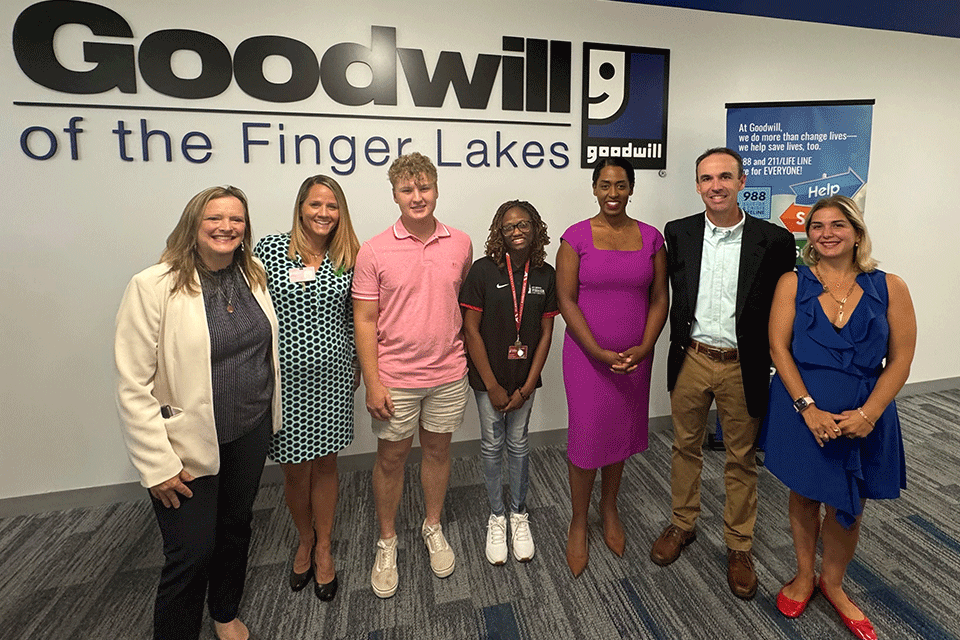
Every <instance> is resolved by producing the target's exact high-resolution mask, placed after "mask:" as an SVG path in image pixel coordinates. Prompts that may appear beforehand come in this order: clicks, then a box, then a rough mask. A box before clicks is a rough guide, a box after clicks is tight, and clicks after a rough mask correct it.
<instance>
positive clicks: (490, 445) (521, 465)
mask: <svg viewBox="0 0 960 640" xmlns="http://www.w3.org/2000/svg"><path fill="white" fill-rule="evenodd" d="M473 392H474V394H475V395H476V397H477V409H479V411H480V458H481V459H482V460H483V475H484V479H485V480H486V483H487V496H488V497H489V499H490V511H491V512H492V513H493V514H494V515H498V516H502V515H505V514H504V508H503V485H502V480H501V467H502V460H503V449H504V446H503V445H504V443H506V445H507V446H506V449H507V466H508V472H509V474H510V511H511V512H513V513H523V512H524V511H526V509H527V486H528V485H529V484H530V455H529V454H530V446H529V445H528V444H527V425H528V424H529V423H530V409H531V408H532V407H533V396H534V395H536V392H534V393H531V394H530V397H529V398H527V401H526V402H524V403H523V406H522V407H520V408H519V409H517V410H516V411H511V412H510V413H502V412H500V411H497V410H496V409H494V408H493V405H492V404H491V403H490V397H489V396H488V395H487V392H486V391H477V390H476V389H474V391H473Z"/></svg>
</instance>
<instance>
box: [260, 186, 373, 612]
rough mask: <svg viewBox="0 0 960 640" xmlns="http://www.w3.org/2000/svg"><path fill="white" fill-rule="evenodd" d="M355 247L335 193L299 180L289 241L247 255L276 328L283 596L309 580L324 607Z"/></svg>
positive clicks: (351, 372) (333, 589) (345, 397)
mask: <svg viewBox="0 0 960 640" xmlns="http://www.w3.org/2000/svg"><path fill="white" fill-rule="evenodd" d="M359 248H360V243H359V242H358V241H357V236H356V234H355V233H354V232H353V225H352V224H351V223H350V213H349V211H348V209H347V200H346V198H345V197H344V195H343V190H342V189H341V188H340V185H339V184H337V182H336V181H335V180H334V179H333V178H330V177H328V176H324V175H318V176H313V177H311V178H307V179H306V180H305V181H304V182H303V184H302V185H300V191H299V193H298V194H297V202H296V206H295V207H294V213H293V228H292V229H291V231H290V233H283V234H276V235H271V236H266V237H265V238H263V239H261V240H260V242H258V243H257V246H256V248H255V249H254V253H255V255H256V256H257V257H258V258H260V260H261V261H262V262H263V264H264V266H265V267H266V270H267V285H268V288H269V290H270V297H271V298H272V299H273V304H274V306H275V307H276V311H277V317H278V319H279V321H280V376H281V390H282V391H281V392H282V402H283V423H282V428H281V429H280V431H278V432H277V433H275V434H274V436H273V439H272V441H271V443H270V458H271V459H272V460H275V461H277V462H279V463H280V466H281V468H282V469H283V475H284V496H285V498H286V502H287V507H288V508H289V509H290V515H291V516H292V517H293V523H294V525H295V526H296V528H297V532H298V534H299V537H300V540H299V546H298V547H297V551H296V555H295V556H294V559H293V567H292V568H291V570H290V588H291V589H293V590H294V591H300V590H301V589H303V588H304V587H306V586H307V585H308V584H309V583H310V579H311V578H314V593H315V594H316V596H317V597H318V598H320V599H321V600H331V599H333V597H334V596H335V595H336V593H337V574H336V570H335V568H334V564H333V556H332V555H331V553H330V534H331V532H332V530H333V517H334V512H335V511H336V507H337V486H338V476H337V452H338V451H340V450H341V449H343V448H344V447H346V446H347V445H349V444H350V443H351V442H352V441H353V394H354V392H355V391H356V389H357V385H358V383H359V377H358V375H357V374H358V369H357V368H356V353H355V349H354V340H353V308H352V304H351V300H350V286H351V283H352V280H353V266H354V262H355V260H356V257H357V251H358V250H359Z"/></svg>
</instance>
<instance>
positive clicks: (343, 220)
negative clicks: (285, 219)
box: [287, 174, 360, 271]
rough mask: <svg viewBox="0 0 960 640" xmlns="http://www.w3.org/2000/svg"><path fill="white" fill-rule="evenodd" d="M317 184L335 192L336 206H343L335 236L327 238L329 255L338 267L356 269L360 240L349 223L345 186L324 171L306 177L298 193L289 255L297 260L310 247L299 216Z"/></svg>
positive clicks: (334, 232)
mask: <svg viewBox="0 0 960 640" xmlns="http://www.w3.org/2000/svg"><path fill="white" fill-rule="evenodd" d="M318 184H319V185H321V186H324V187H326V188H328V189H330V191H332V192H333V197H334V198H336V199H337V206H338V207H339V209H340V221H339V222H337V226H336V227H334V228H333V232H332V233H333V237H331V238H328V239H327V255H328V256H329V257H330V262H331V263H333V266H334V267H335V268H336V269H338V270H343V271H348V270H350V269H353V266H354V265H355V264H356V262H357V252H358V251H360V241H359V240H357V234H356V233H354V231H353V223H352V222H350V209H349V208H348V207H347V197H346V196H345V195H344V194H343V189H341V188H340V185H339V184H337V181H336V180H334V179H333V178H331V177H330V176H325V175H322V174H321V175H316V176H311V177H309V178H307V179H306V180H304V181H303V184H301V185H300V190H299V191H298V192H297V201H296V203H295V204H294V205H293V227H291V228H290V249H289V250H288V251H287V257H288V258H290V260H292V261H295V260H296V259H297V254H300V256H301V257H302V256H303V255H304V252H305V250H306V248H307V247H308V246H309V244H307V240H306V237H305V232H304V230H303V220H301V218H300V209H301V208H302V207H303V203H304V202H306V201H307V196H309V195H310V189H312V188H313V186H314V185H318Z"/></svg>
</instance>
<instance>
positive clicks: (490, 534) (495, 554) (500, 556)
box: [487, 513, 507, 565]
mask: <svg viewBox="0 0 960 640" xmlns="http://www.w3.org/2000/svg"><path fill="white" fill-rule="evenodd" d="M487 560H488V561H489V562H490V564H496V565H501V564H503V563H504V562H506V561H507V519H506V518H505V517H504V516H498V515H494V514H492V513H491V514H490V519H489V520H487Z"/></svg>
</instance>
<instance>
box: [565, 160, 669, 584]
mask: <svg viewBox="0 0 960 640" xmlns="http://www.w3.org/2000/svg"><path fill="white" fill-rule="evenodd" d="M633 185H634V171H633V167H632V166H631V165H630V163H629V162H627V161H626V160H624V159H622V158H604V159H603V160H601V161H599V162H598V163H597V165H596V167H595V168H594V170H593V193H594V195H595V196H596V198H597V201H598V202H599V204H600V211H599V213H597V215H595V216H594V217H592V218H590V219H588V220H584V221H582V222H578V223H576V224H574V225H573V226H571V227H570V228H569V229H567V231H566V232H565V233H564V234H563V236H562V237H561V243H560V250H559V251H558V252H557V298H558V302H559V304H560V313H561V314H562V315H563V319H564V321H565V322H566V324H567V331H566V336H565V338H564V343H563V382H564V387H565V388H566V392H567V410H568V435H567V458H568V465H567V466H568V470H569V477H570V499H571V503H572V508H573V516H572V518H571V520H570V529H569V531H568V534H567V564H568V565H569V567H570V571H571V572H573V575H574V576H578V575H580V573H581V572H582V571H583V569H584V568H585V567H586V565H587V560H588V557H589V556H588V550H587V510H588V508H589V506H590V494H591V491H592V490H593V482H594V479H595V478H596V473H597V469H600V477H601V494H600V519H601V525H602V526H603V539H604V542H605V543H606V545H607V546H608V547H609V548H610V549H611V550H612V551H613V552H614V553H616V554H617V555H618V556H622V555H623V550H624V546H625V544H626V543H625V537H624V532H623V525H622V524H621V522H620V516H619V514H618V513H617V495H618V494H619V491H620V478H621V476H622V474H623V464H624V462H625V461H626V459H627V458H629V457H630V456H632V455H633V454H635V453H638V452H640V451H644V450H645V449H646V448H647V419H648V406H649V400H650V370H651V368H652V366H653V347H654V345H655V344H656V342H657V338H658V337H659V336H660V332H661V331H662V330H663V325H664V322H666V319H667V307H668V294H667V257H666V250H665V249H664V246H663V236H662V235H660V232H659V231H657V230H656V229H655V228H654V227H651V226H650V225H648V224H644V223H643V222H640V221H638V220H634V219H633V218H630V217H629V216H627V213H626V207H627V202H628V201H629V199H630V196H631V195H632V194H633Z"/></svg>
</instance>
